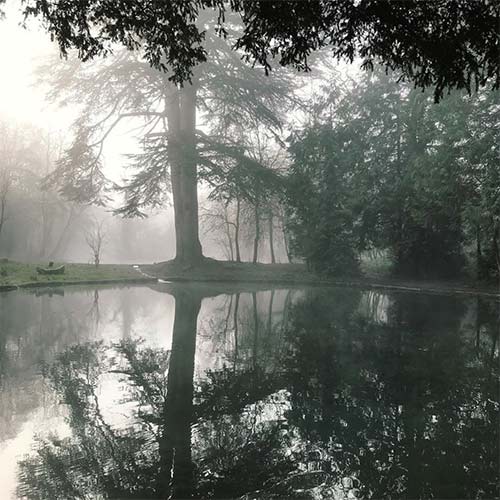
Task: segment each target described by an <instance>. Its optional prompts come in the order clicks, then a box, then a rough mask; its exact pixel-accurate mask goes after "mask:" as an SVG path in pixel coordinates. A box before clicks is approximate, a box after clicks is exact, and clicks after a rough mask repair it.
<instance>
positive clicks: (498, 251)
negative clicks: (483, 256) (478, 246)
mask: <svg viewBox="0 0 500 500" xmlns="http://www.w3.org/2000/svg"><path fill="white" fill-rule="evenodd" d="M494 227H495V229H494V232H493V241H492V245H493V254H494V256H495V262H496V265H497V281H500V248H499V244H498V236H499V233H500V227H499V225H498V223H495V226H494Z"/></svg>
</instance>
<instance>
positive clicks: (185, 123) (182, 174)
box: [167, 83, 203, 266]
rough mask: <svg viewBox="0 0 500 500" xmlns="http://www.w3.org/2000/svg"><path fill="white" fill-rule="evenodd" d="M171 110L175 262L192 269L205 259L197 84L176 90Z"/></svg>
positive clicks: (169, 120)
mask: <svg viewBox="0 0 500 500" xmlns="http://www.w3.org/2000/svg"><path fill="white" fill-rule="evenodd" d="M167 109H168V112H167V114H168V125H169V150H170V151H169V153H170V162H171V174H170V175H171V183H172V198H173V202H174V220H175V250H176V252H175V260H176V261H178V262H179V263H182V264H184V265H188V266H191V265H194V264H196V263H197V262H199V261H201V260H202V259H203V253H202V249H201V243H200V239H199V231H198V189H197V188H198V178H197V157H196V135H195V130H196V83H193V84H192V85H190V84H185V86H184V87H183V88H181V89H179V90H177V91H175V92H174V93H173V96H172V97H171V99H170V100H169V105H168V107H167Z"/></svg>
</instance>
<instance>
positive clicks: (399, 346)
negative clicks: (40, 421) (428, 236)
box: [0, 285, 500, 499]
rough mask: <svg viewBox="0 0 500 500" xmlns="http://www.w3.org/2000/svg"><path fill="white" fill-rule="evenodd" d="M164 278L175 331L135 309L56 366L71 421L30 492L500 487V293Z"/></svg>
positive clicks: (29, 483) (30, 467)
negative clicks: (226, 284)
mask: <svg viewBox="0 0 500 500" xmlns="http://www.w3.org/2000/svg"><path fill="white" fill-rule="evenodd" d="M159 291H161V290H159ZM164 291H167V292H168V294H169V295H170V296H173V297H174V301H175V314H174V322H173V331H172V341H171V345H168V346H165V345H158V343H156V345H155V344H154V343H152V342H151V341H149V340H148V339H146V340H144V341H141V340H139V339H138V337H137V335H134V327H133V325H134V318H133V313H131V314H129V312H125V311H121V313H120V314H117V315H116V316H117V318H118V319H117V323H118V328H119V330H120V331H121V333H122V335H120V336H118V337H117V338H115V339H106V340H105V341H102V340H100V341H90V342H79V343H78V344H74V345H73V346H71V347H69V348H67V349H65V350H63V351H62V352H60V353H59V354H57V355H56V356H55V359H54V360H53V362H50V363H46V364H45V366H44V370H43V371H44V377H45V380H46V381H47V383H48V384H49V386H50V388H51V390H52V391H53V393H55V394H56V395H57V397H58V399H59V401H60V402H61V403H63V404H64V407H65V408H67V412H68V422H69V426H70V431H71V432H70V433H69V434H68V435H67V436H61V435H60V434H53V435H47V434H45V435H44V436H41V437H40V438H39V439H38V440H37V441H36V442H35V443H34V450H33V452H32V453H30V454H29V455H28V456H26V457H24V458H23V459H21V460H20V462H19V474H18V477H19V482H18V488H17V489H18V491H17V492H18V495H19V496H21V497H25V498H37V499H38V498H40V499H42V498H43V499H46V498H51V499H52V498H53V499H57V498H61V499H62V498H192V497H195V498H238V497H241V498H247V499H250V498H283V497H286V498H494V497H497V496H498V494H499V491H498V468H499V447H498V442H499V436H498V433H499V425H498V424H499V407H500V404H499V397H498V396H499V391H498V389H499V385H498V384H499V369H498V336H499V328H500V326H499V321H498V314H499V310H498V303H496V302H492V301H483V300H480V299H477V300H476V299H472V300H458V299H456V298H452V297H441V296H428V295H416V294H391V295H382V294H374V293H373V292H370V293H365V292H361V291H359V290H349V289H328V290H308V291H304V292H296V293H291V292H283V291H276V292H274V291H270V292H258V293H257V292H255V293H235V294H234V295H226V296H219V297H216V298H213V297H212V295H215V293H214V292H212V293H210V292H207V291H202V290H200V289H196V288H192V287H188V286H179V285H178V286H175V287H173V286H172V287H170V288H168V289H166V290H164ZM148 293H149V292H148ZM154 293H156V292H154ZM101 295H104V294H101ZM156 295H157V296H163V297H166V296H165V295H163V294H158V293H156ZM99 297H100V295H99V294H94V295H93V297H91V303H92V300H93V301H94V302H95V301H96V300H97V305H96V304H95V303H94V304H93V305H92V307H91V310H92V311H93V313H92V314H90V320H89V321H90V324H89V325H88V327H89V328H94V330H92V331H96V329H98V325H97V326H95V318H96V307H97V317H98V318H100V319H99V322H98V323H99V324H102V323H103V321H104V322H106V321H109V320H106V318H104V319H103V317H102V316H103V315H104V316H105V314H104V312H103V311H102V309H104V308H102V307H101V308H100V307H99ZM211 297H212V298H211ZM294 297H295V298H294ZM43 298H45V297H43ZM54 299H56V300H62V298H60V297H53V298H52V299H51V300H54ZM202 302H203V304H204V305H203V307H202ZM133 304H134V305H135V306H137V304H136V303H135V302H134V301H130V300H129V301H128V303H126V305H127V309H128V310H129V311H130V310H131V309H132V307H133V306H132V305H133ZM207 305H208V306H209V309H208V312H207V311H205V312H203V310H204V308H205V307H206V306H207ZM92 308H93V309H92ZM200 308H201V310H202V312H200ZM92 325H93V326H92ZM86 331H88V330H86ZM141 333H143V332H141ZM166 335H167V336H168V332H167V333H166ZM94 338H98V336H97V337H96V336H95V335H94ZM89 340H91V339H89ZM110 340H114V341H110ZM1 349H3V351H2V350H1ZM2 352H3V353H4V354H3V355H2V354H0V356H3V358H2V360H3V359H5V358H6V357H8V356H6V355H5V352H6V350H5V345H4V346H3V348H1V346H0V353H2ZM7 367H9V365H7ZM7 371H8V370H7ZM112 399H113V401H111V400H112ZM117 414H119V415H120V418H117V416H116V415H117Z"/></svg>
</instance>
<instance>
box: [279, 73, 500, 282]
mask: <svg viewBox="0 0 500 500" xmlns="http://www.w3.org/2000/svg"><path fill="white" fill-rule="evenodd" d="M498 99H499V96H498V93H497V92H490V93H485V92H484V93H483V92H480V93H477V94H474V95H473V96H468V95H466V94H464V93H455V94H452V95H450V96H448V97H447V98H445V99H443V101H442V102H441V103H440V104H434V103H433V99H432V96H431V95H430V94H429V93H425V92H424V93H422V92H420V91H419V90H416V89H414V88H412V87H411V86H410V85H407V84H402V83H401V82H399V79H398V75H394V74H389V75H387V74H385V73H382V72H376V73H374V74H373V75H371V76H369V77H365V78H363V79H362V80H361V81H360V82H359V83H352V82H351V83H350V84H347V85H346V86H344V87H343V88H341V87H340V86H336V87H335V89H334V90H333V91H329V92H327V94H326V96H324V97H323V98H322V99H321V100H320V103H319V105H318V107H317V108H315V110H314V114H315V118H314V120H313V122H312V123H310V124H309V125H307V126H306V127H305V128H304V130H303V131H301V132H300V133H298V134H295V135H294V136H293V137H292V140H291V153H292V155H293V162H292V166H291V171H290V189H289V197H288V202H289V205H290V211H289V212H290V213H289V229H290V230H291V232H292V235H293V239H294V247H295V250H296V252H298V253H299V255H302V256H303V257H305V258H306V260H308V261H309V262H310V263H311V264H312V265H313V266H314V267H316V268H321V269H330V270H341V269H343V268H344V269H345V266H346V265H348V263H349V262H350V263H352V262H353V259H354V257H355V255H356V254H357V252H359V251H361V250H364V249H366V248H378V249H386V248H387V249H390V251H391V255H392V256H393V258H394V261H395V270H396V271H397V272H398V273H401V274H405V275H409V276H419V277H451V276H456V275H457V273H459V272H460V271H461V270H463V268H464V265H465V262H466V261H465V254H466V253H467V252H469V253H470V250H471V246H474V247H475V250H474V251H475V255H474V256H473V260H474V261H475V263H476V270H477V273H478V277H480V278H486V277H493V276H494V275H498V268H497V264H496V263H497V259H498V224H499V220H500V211H499V199H500V198H499V196H500V193H499V189H498V185H499V184H498V159H499V157H500V156H499V155H500V152H499V142H498V139H499V137H498V125H497V123H498V119H499V114H500V106H499V101H498ZM332 262H334V263H336V264H335V267H334V268H332ZM351 268H352V265H351Z"/></svg>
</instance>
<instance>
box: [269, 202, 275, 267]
mask: <svg viewBox="0 0 500 500" xmlns="http://www.w3.org/2000/svg"><path fill="white" fill-rule="evenodd" d="M273 223H274V220H273V212H272V211H269V250H270V252H271V263H272V264H276V255H275V253H274V225H273Z"/></svg>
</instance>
